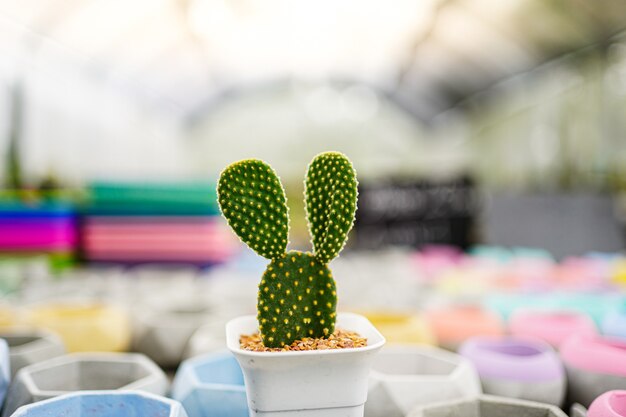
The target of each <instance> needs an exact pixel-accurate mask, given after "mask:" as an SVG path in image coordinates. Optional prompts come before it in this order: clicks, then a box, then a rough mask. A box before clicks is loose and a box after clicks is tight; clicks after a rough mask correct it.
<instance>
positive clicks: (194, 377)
mask: <svg viewBox="0 0 626 417" xmlns="http://www.w3.org/2000/svg"><path fill="white" fill-rule="evenodd" d="M171 396H172V398H174V399H175V400H177V401H180V402H181V403H182V404H183V406H184V407H185V410H186V411H187V414H189V417H221V416H229V417H248V403H247V401H246V388H245V386H244V383H243V374H242V372H241V368H240V367H239V364H238V363H237V360H236V359H235V357H234V356H233V355H232V354H231V353H230V352H221V353H217V354H209V355H204V356H201V357H197V358H194V359H191V360H187V361H185V362H183V363H182V364H181V366H180V367H179V368H178V371H177V372H176V377H175V378H174V383H173V386H172V395H171Z"/></svg>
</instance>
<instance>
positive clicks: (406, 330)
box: [363, 311, 437, 345]
mask: <svg viewBox="0 0 626 417" xmlns="http://www.w3.org/2000/svg"><path fill="white" fill-rule="evenodd" d="M363 315H364V316H365V317H367V318H368V319H369V321H371V322H372V324H373V325H374V327H376V328H377V329H378V331H379V332H381V333H382V335H383V336H385V338H386V339H387V343H389V344H428V345H436V344H437V341H436V339H435V335H434V333H433V332H432V330H431V329H430V327H429V326H428V323H426V321H425V320H423V319H422V318H421V317H420V316H419V315H417V314H408V313H398V312H386V311H375V312H369V313H368V312H366V313H364V314H363Z"/></svg>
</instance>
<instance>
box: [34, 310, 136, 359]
mask: <svg viewBox="0 0 626 417" xmlns="http://www.w3.org/2000/svg"><path fill="white" fill-rule="evenodd" d="M26 320H27V322H28V324H30V325H32V326H34V327H38V328H43V329H47V330H50V331H52V332H54V333H56V334H58V335H59V336H60V337H61V339H63V342H64V343H65V347H66V348H67V351H68V352H93V351H100V352H119V351H125V350H127V348H128V346H129V344H130V321H129V318H128V315H127V314H126V312H125V311H124V310H122V309H120V308H118V307H115V306H113V305H107V304H102V303H99V302H92V301H89V302H59V303H54V304H41V305H36V306H32V307H30V308H29V309H28V311H27V312H26Z"/></svg>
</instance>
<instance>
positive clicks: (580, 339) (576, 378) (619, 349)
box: [560, 336, 626, 407]
mask: <svg viewBox="0 0 626 417" xmlns="http://www.w3.org/2000/svg"><path fill="white" fill-rule="evenodd" d="M560 350H561V358H562V360H563V364H564V365H565V370H566V371H567V380H568V393H567V395H568V400H569V401H570V402H577V403H580V404H582V405H583V406H585V407H589V405H590V404H591V402H592V401H593V400H594V399H595V398H596V397H599V396H600V395H601V394H603V393H605V392H607V391H610V390H619V389H626V341H620V340H618V339H610V338H606V337H600V336H596V337H584V336H572V337H570V338H569V339H567V340H566V341H565V342H564V343H563V344H562V345H561V349H560Z"/></svg>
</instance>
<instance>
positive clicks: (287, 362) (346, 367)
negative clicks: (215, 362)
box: [226, 313, 385, 417]
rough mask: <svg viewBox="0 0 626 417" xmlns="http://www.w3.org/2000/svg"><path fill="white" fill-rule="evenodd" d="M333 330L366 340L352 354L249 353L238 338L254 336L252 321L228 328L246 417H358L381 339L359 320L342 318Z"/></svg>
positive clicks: (252, 318) (353, 316)
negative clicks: (243, 392)
mask: <svg viewBox="0 0 626 417" xmlns="http://www.w3.org/2000/svg"><path fill="white" fill-rule="evenodd" d="M337 327H338V328H342V329H346V330H351V331H355V332H357V333H359V334H360V335H361V336H363V337H365V338H367V346H365V347H361V348H355V349H331V350H309V351H299V352H297V351H290V352H251V351H246V350H243V349H241V348H240V347H239V346H240V344H239V339H240V336H241V335H245V334H252V333H256V332H258V324H257V319H256V317H255V316H243V317H239V318H236V319H234V320H231V321H230V322H228V324H227V325H226V344H227V346H228V348H229V349H230V350H231V351H232V352H233V354H234V355H235V357H236V358H237V361H238V362H239V365H240V366H241V369H242V370H243V374H244V381H245V385H246V393H247V397H248V408H249V409H250V416H251V417H255V416H263V417H291V416H298V417H362V416H363V407H364V404H365V401H366V400H367V391H368V377H369V372H370V367H371V364H372V360H373V359H374V355H375V354H376V353H377V352H378V351H379V350H380V349H381V348H382V347H383V345H384V344H385V338H384V337H383V336H382V335H381V334H380V333H379V332H378V330H376V328H375V327H374V326H373V325H372V324H371V323H370V322H369V321H368V320H367V319H366V318H365V317H363V316H360V315H357V314H351V313H340V314H339V315H338V316H337Z"/></svg>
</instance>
